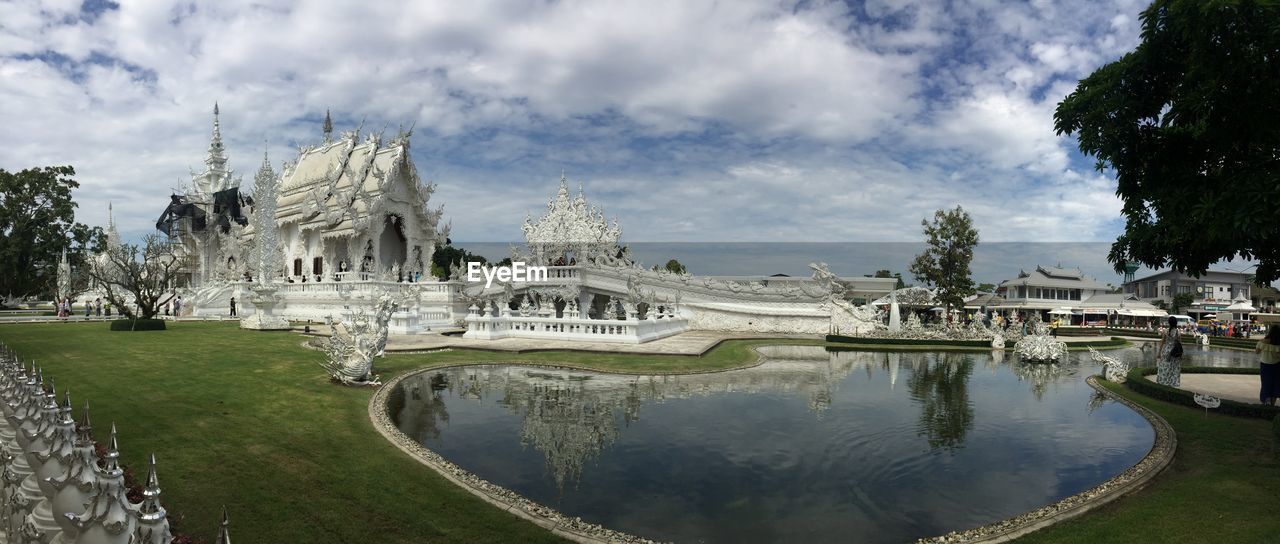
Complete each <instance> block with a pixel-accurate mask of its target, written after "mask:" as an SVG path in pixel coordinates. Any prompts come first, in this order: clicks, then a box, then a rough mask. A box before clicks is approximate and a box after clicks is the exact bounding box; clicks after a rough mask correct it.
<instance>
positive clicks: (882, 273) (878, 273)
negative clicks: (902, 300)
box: [870, 270, 907, 289]
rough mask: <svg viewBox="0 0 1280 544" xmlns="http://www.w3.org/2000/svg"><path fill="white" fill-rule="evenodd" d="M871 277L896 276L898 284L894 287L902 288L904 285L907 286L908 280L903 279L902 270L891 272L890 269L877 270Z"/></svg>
mask: <svg viewBox="0 0 1280 544" xmlns="http://www.w3.org/2000/svg"><path fill="white" fill-rule="evenodd" d="M870 277H872V278H894V279H896V280H898V284H897V285H896V286H894V289H902V288H904V287H906V286H907V284H906V282H904V281H902V273H901V272H890V271H888V270H876V273H875V274H872V275H871V276H870Z"/></svg>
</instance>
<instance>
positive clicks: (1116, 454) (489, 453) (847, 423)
mask: <svg viewBox="0 0 1280 544" xmlns="http://www.w3.org/2000/svg"><path fill="white" fill-rule="evenodd" d="M768 349H769V353H768V358H767V360H768V362H766V363H765V364H763V365H761V366H759V367H755V368H752V369H747V370H741V371H733V372H725V373H718V374H705V375H692V376H669V377H655V376H639V377H637V376H617V375H603V374H595V373H589V372H577V371H555V370H546V369H538V368H529V367H519V366H489V367H466V368H457V369H446V370H442V371H437V372H428V373H424V374H422V375H419V376H417V377H415V378H413V379H411V380H408V381H406V382H404V383H405V390H406V391H407V393H406V396H405V399H406V402H405V403H404V405H403V406H398V407H397V408H396V409H394V410H393V414H394V415H395V416H396V417H397V421H398V424H399V425H400V427H401V428H402V429H403V430H405V432H407V433H408V434H409V435H410V436H411V437H413V438H415V439H417V440H419V441H421V442H422V443H423V444H425V445H426V446H428V447H430V448H432V449H433V450H435V451H437V452H439V453H440V454H442V455H444V456H445V457H446V458H448V459H450V460H451V461H453V462H455V463H457V464H459V465H461V466H462V467H464V468H466V469H468V470H471V471H473V472H475V473H477V474H479V475H480V476H481V477H483V478H485V479H488V480H490V481H492V482H494V483H496V484H499V485H502V486H504V487H507V488H509V489H512V490H514V491H516V492H518V493H520V494H522V495H524V496H526V497H529V498H531V499H533V500H535V501H538V502H541V503H544V504H547V505H549V506H552V507H555V508H558V509H560V510H561V511H563V512H565V513H566V514H569V515H575V516H581V517H582V518H584V519H586V520H589V521H592V522H596V523H600V524H602V525H605V526H608V527H612V528H617V529H620V530H624V531H628V532H632V533H635V534H638V535H641V536H646V537H650V538H655V539H659V540H674V541H677V542H698V541H708V542H711V541H714V542H726V541H732V542H748V541H753V542H769V541H782V540H787V541H857V542H902V541H909V540H912V539H915V538H917V537H923V536H929V535H933V534H941V533H945V532H947V531H949V530H953V529H962V528H967V527H972V526H976V525H981V524H983V523H988V522H991V521H995V520H998V519H1002V518H1005V517H1009V516H1012V515H1015V514H1018V513H1021V512H1024V511H1027V510H1030V509H1033V508H1036V507H1038V506H1042V505H1044V504H1048V503H1050V502H1053V501H1055V500H1057V499H1060V498H1062V497H1065V496H1068V495H1071V494H1074V493H1077V492H1080V491H1083V490H1085V489H1088V488H1089V487H1092V486H1093V485H1096V484H1097V483H1099V482H1101V481H1103V480H1105V479H1107V478H1109V477H1111V476H1114V475H1115V474H1118V473H1120V472H1122V471H1123V470H1124V469H1125V468H1127V467H1129V466H1131V465H1133V464H1134V463H1136V462H1137V461H1138V460H1139V459H1141V458H1142V457H1143V456H1144V455H1145V454H1146V452H1147V451H1148V450H1149V449H1150V446H1151V442H1152V439H1153V436H1152V431H1151V428H1150V426H1149V425H1148V424H1147V423H1146V422H1145V421H1144V420H1143V419H1142V418H1141V417H1140V416H1138V415H1137V414H1134V413H1133V412H1132V411H1130V410H1129V409H1127V408H1125V407H1123V406H1120V405H1117V404H1115V403H1110V402H1103V403H1099V402H1097V401H1096V400H1095V399H1093V390H1092V389H1091V388H1090V387H1089V386H1088V385H1086V384H1085V383H1084V377H1085V376H1087V375H1089V374H1095V373H1097V372H1098V367H1097V366H1096V365H1093V364H1092V363H1090V362H1088V361H1087V359H1088V354H1087V353H1085V354H1084V362H1082V363H1077V362H1075V360H1074V359H1073V361H1071V362H1068V363H1064V364H1061V365H1055V366H1052V367H1045V366H1035V365H1024V364H1021V363H1018V362H1016V361H1013V360H1012V357H1009V358H1004V357H1000V358H993V357H992V355H990V354H987V353H949V354H944V353H920V352H915V353H884V352H832V353H828V352H826V351H825V350H823V349H822V348H815V347H772V348H768ZM1111 354H1112V355H1117V354H1119V355H1122V356H1125V357H1126V358H1127V357H1130V356H1132V357H1138V356H1140V352H1139V351H1138V350H1136V349H1130V350H1119V351H1118V352H1112V353H1111ZM1073 355H1074V356H1077V357H1078V354H1073ZM997 359H1000V360H997Z"/></svg>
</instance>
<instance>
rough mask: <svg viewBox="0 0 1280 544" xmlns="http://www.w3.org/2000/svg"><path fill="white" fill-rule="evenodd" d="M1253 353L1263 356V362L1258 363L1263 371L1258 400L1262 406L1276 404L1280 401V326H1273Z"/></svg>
mask: <svg viewBox="0 0 1280 544" xmlns="http://www.w3.org/2000/svg"><path fill="white" fill-rule="evenodd" d="M1253 351H1255V352H1257V353H1260V354H1262V360H1261V361H1260V362H1259V363H1258V366H1259V367H1261V370H1262V372H1261V374H1262V376H1261V378H1262V388H1261V389H1259V390H1258V400H1259V401H1261V402H1262V404H1275V403H1276V401H1277V400H1280V325H1272V326H1271V329H1270V330H1268V331H1267V335H1266V336H1265V337H1263V338H1262V340H1259V341H1258V346H1257V347H1255V348H1253Z"/></svg>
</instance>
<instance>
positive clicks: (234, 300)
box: [231, 297, 236, 317]
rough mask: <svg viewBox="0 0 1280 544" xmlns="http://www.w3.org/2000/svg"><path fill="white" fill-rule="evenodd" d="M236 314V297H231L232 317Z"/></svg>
mask: <svg viewBox="0 0 1280 544" xmlns="http://www.w3.org/2000/svg"><path fill="white" fill-rule="evenodd" d="M235 316H236V297H231V317H235Z"/></svg>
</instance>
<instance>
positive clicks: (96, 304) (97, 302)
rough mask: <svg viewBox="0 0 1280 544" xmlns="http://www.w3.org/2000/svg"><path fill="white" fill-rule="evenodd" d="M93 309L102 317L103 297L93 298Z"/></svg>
mask: <svg viewBox="0 0 1280 544" xmlns="http://www.w3.org/2000/svg"><path fill="white" fill-rule="evenodd" d="M93 311H94V313H96V314H98V317H102V297H98V298H95V299H93Z"/></svg>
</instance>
